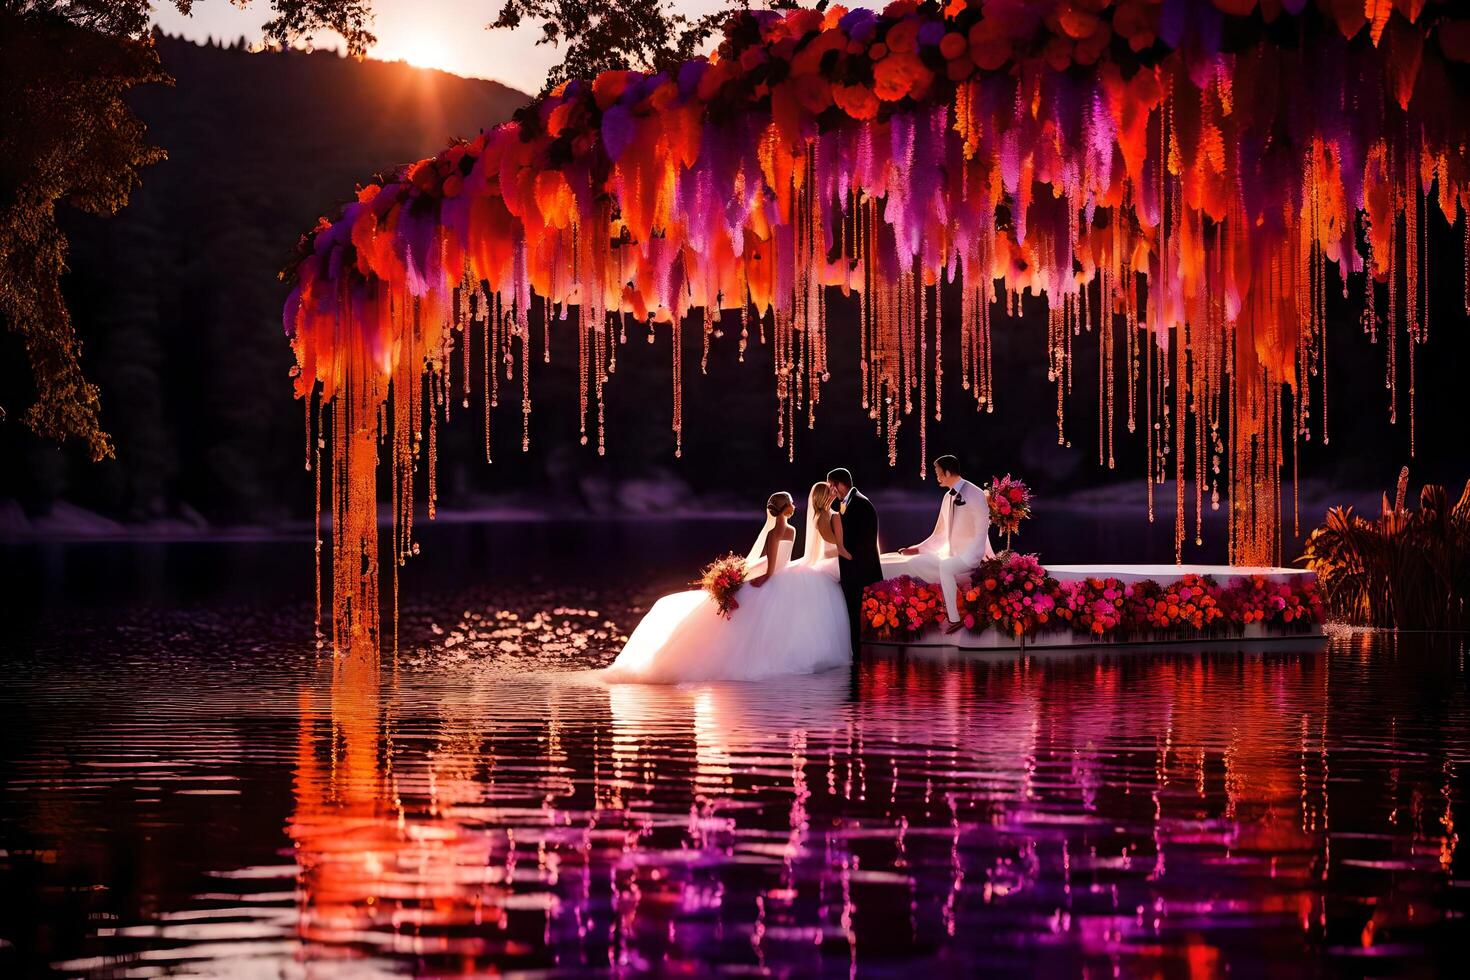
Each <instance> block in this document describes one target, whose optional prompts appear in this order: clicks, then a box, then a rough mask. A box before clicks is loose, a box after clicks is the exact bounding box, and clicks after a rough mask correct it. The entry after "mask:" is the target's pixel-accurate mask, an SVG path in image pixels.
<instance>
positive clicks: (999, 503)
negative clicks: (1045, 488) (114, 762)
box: [988, 473, 1031, 548]
mask: <svg viewBox="0 0 1470 980" xmlns="http://www.w3.org/2000/svg"><path fill="white" fill-rule="evenodd" d="M988 489H989V492H990V521H991V523H992V524H994V525H995V526H996V528H997V529H999V530H1000V532H1001V533H1002V534H1004V535H1005V536H1006V547H1007V548H1009V547H1010V537H1011V535H1012V534H1015V533H1016V532H1017V531H1019V530H1020V529H1021V522H1022V521H1024V520H1025V519H1026V518H1028V517H1030V516H1031V488H1030V487H1028V486H1026V484H1025V483H1022V482H1021V481H1020V480H1017V479H1016V478H1015V477H1013V476H1011V475H1010V474H1009V473H1007V474H1006V475H1005V476H997V477H992V478H991V481H990V487H989V488H988Z"/></svg>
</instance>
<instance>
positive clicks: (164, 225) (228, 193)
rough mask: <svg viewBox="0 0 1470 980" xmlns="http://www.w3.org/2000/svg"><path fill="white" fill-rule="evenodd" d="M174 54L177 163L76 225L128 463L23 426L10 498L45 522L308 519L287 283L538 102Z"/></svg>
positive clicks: (443, 80) (164, 132)
mask: <svg viewBox="0 0 1470 980" xmlns="http://www.w3.org/2000/svg"><path fill="white" fill-rule="evenodd" d="M157 43H158V49H159V54H160V56H161V58H162V60H163V64H164V67H165V68H166V69H167V70H168V71H169V72H170V73H171V74H172V75H173V76H174V78H175V79H176V80H177V84H176V85H174V86H173V87H164V86H150V87H147V88H144V89H141V90H139V91H137V92H136V93H135V98H134V100H133V103H134V105H135V106H136V108H137V111H138V113H139V115H141V116H142V118H143V119H144V121H145V122H146V123H147V125H148V140H149V142H151V143H153V144H155V145H157V146H161V147H163V148H165V149H166V150H167V151H168V155H169V159H168V160H167V161H166V162H164V163H161V164H159V165H157V166H154V167H150V168H148V169H147V170H145V171H144V173H143V186H142V187H140V188H139V189H138V190H137V191H136V192H135V193H134V195H133V199H132V202H131V203H130V204H129V206H128V207H127V208H126V209H125V210H124V211H122V212H121V213H120V214H119V215H118V216H116V217H115V218H111V219H107V220H96V219H91V218H87V217H85V216H79V215H76V214H74V213H69V214H65V215H64V221H65V226H66V229H67V231H68V233H69V234H70V237H71V255H70V265H71V268H72V273H71V274H70V275H69V276H68V277H67V280H66V283H65V285H66V289H67V293H68V299H69V302H70V303H71V308H72V311H73V314H74V316H75V318H76V322H77V328H78V332H79V334H80V335H81V337H82V338H83V342H84V345H85V346H84V350H83V363H84V365H85V368H86V371H87V373H88V376H89V377H91V378H92V380H94V381H95V382H97V383H98V384H99V385H100V386H101V388H102V392H103V424H104V425H105V426H106V427H107V428H108V430H109V431H110V432H111V433H112V434H113V436H114V437H115V438H116V442H117V459H116V460H115V461H111V462H107V463H104V464H101V465H99V466H91V465H87V464H85V463H84V462H83V461H82V460H80V459H79V458H75V457H74V455H73V454H72V453H69V452H60V451H57V450H54V449H52V448H51V447H48V446H46V445H43V444H40V443H38V442H37V441H36V440H34V439H31V438H29V437H28V436H27V435H26V434H25V433H24V432H23V431H22V430H21V427H20V426H19V425H16V424H6V425H4V426H0V456H3V458H5V459H6V465H0V498H3V497H7V496H11V497H16V498H18V499H20V500H21V501H22V502H23V503H24V505H25V506H26V509H27V510H30V511H32V512H36V511H44V510H46V509H47V507H48V506H49V504H50V502H51V501H53V500H55V499H57V498H60V497H65V498H67V499H70V500H71V501H73V502H75V503H78V504H80V505H82V506H84V507H89V508H93V509H96V510H98V511H100V512H102V513H106V514H109V515H111V516H114V517H120V518H123V519H132V520H136V519H142V518H153V517H159V516H165V515H168V514H170V513H172V512H174V511H175V509H176V508H177V506H178V505H180V504H185V505H189V506H192V507H193V508H195V509H197V510H200V511H203V512H204V513H205V514H206V515H207V516H209V517H210V518H212V519H216V520H222V521H258V520H270V519H274V518H277V517H279V516H281V515H282V513H283V512H284V511H285V510H286V509H288V508H289V509H290V510H292V511H294V512H296V513H298V514H299V513H303V512H304V510H305V504H306V501H307V500H308V499H309V497H305V498H303V497H302V496H301V492H300V491H301V488H302V487H303V486H305V484H302V483H301V480H300V476H299V474H300V471H301V463H300V460H299V459H297V458H295V457H298V456H299V455H300V450H299V448H298V450H297V451H296V452H286V451H284V450H286V449H287V447H290V446H298V444H299V443H301V442H302V434H301V432H300V431H299V430H300V424H301V420H300V418H299V409H300V406H299V404H293V403H292V401H291V399H290V395H289V388H288V387H287V385H288V381H287V377H286V372H287V369H288V368H289V366H290V364H291V356H290V351H289V349H288V347H287V345H286V343H285V342H284V340H283V339H282V333H281V327H280V310H281V302H282V299H283V297H284V295H285V290H284V287H282V285H281V284H280V283H279V282H278V281H277V278H276V273H277V270H279V269H280V267H281V266H282V264H283V263H284V261H285V259H286V257H287V254H288V252H289V250H290V248H291V246H292V245H293V244H294V243H295V241H296V239H297V237H298V236H299V235H300V234H301V232H302V231H304V230H306V229H307V228H309V227H310V226H311V225H312V224H313V223H314V222H315V220H316V217H317V216H318V215H319V214H322V213H324V212H326V211H328V210H329V209H330V208H331V207H332V206H333V205H334V203H335V202H339V201H341V200H342V199H343V198H344V197H346V196H347V195H349V194H351V193H352V191H353V188H354V187H355V186H356V185H357V184H358V183H360V182H363V181H365V180H366V179H368V178H369V177H370V176H371V175H372V174H373V173H374V172H375V171H378V170H384V171H386V170H389V169H391V168H392V167H393V166H394V165H396V164H399V163H403V162H406V161H410V160H415V159H418V158H420V157H423V156H427V155H429V154H432V153H434V152H436V151H437V150H439V149H440V148H442V147H443V146H444V144H445V143H446V142H447V141H448V140H449V139H450V137H452V136H473V135H474V134H475V133H476V132H478V131H479V129H480V128H481V127H488V126H491V125H493V124H495V123H498V122H501V121H503V120H505V119H506V118H508V117H509V115H510V113H511V112H512V111H514V110H515V109H516V108H518V107H519V106H521V105H523V104H525V102H526V101H527V99H528V98H529V97H528V96H527V95H526V94H525V93H523V92H518V91H516V90H515V89H512V88H508V87H506V86H504V85H501V84H499V83H497V82H491V81H484V80H480V79H468V78H461V77H459V76H457V75H451V74H447V73H445V72H440V71H432V70H426V69H421V68H415V67H412V66H409V65H406V64H402V63H393V64H389V63H385V62H378V61H361V62H359V61H355V60H352V59H348V58H343V57H340V56H338V55H336V54H334V53H330V52H317V53H304V52H262V53H251V52H249V51H247V50H245V49H244V48H243V47H239V46H231V47H220V46H216V45H198V44H194V43H193V42H190V41H186V40H183V39H179V38H168V37H161V38H158V40H157ZM17 459H23V460H25V461H26V463H27V464H28V465H25V466H12V465H9V464H10V463H11V462H13V461H16V460H17ZM288 470H289V471H290V475H289V477H288V472H287V471H288ZM308 493H309V491H308ZM293 497H294V498H295V500H294V501H292V500H291V499H290V498H293Z"/></svg>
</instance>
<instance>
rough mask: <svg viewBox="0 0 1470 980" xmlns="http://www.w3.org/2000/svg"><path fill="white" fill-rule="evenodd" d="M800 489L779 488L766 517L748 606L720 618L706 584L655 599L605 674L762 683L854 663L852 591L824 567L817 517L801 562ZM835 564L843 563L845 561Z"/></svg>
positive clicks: (748, 574)
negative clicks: (846, 596) (795, 521)
mask: <svg viewBox="0 0 1470 980" xmlns="http://www.w3.org/2000/svg"><path fill="white" fill-rule="evenodd" d="M795 512H796V508H795V506H794V505H793V504H792V501H791V495H790V494H789V493H785V492H781V493H775V494H772V495H771V499H770V500H769V501H768V502H767V503H766V514H767V518H766V524H765V527H764V528H762V529H761V533H760V536H759V537H757V538H756V541H755V547H753V548H751V550H750V553H749V555H747V556H746V559H745V584H744V585H743V586H742V587H741V589H740V595H739V602H740V605H739V608H737V609H735V610H734V612H733V613H731V616H730V618H729V619H724V618H722V617H721V616H720V614H719V610H718V609H717V607H716V606H715V602H714V600H713V599H711V598H710V597H709V595H707V594H706V593H705V592H704V591H703V590H702V589H694V590H690V591H688V592H676V593H674V594H673V595H667V596H664V597H663V598H662V599H659V600H658V601H657V602H655V603H654V604H653V608H652V609H650V610H648V614H647V615H645V616H644V617H643V620H642V621H641V622H640V623H639V624H638V627H637V628H636V629H635V630H633V634H632V635H631V636H629V637H628V642H627V643H626V644H624V646H623V649H622V652H621V653H619V654H618V658H617V659H616V660H614V661H613V663H612V666H611V667H609V668H608V669H607V670H606V671H604V673H603V678H604V679H605V680H608V681H611V682H613V683H649V684H679V683H683V682H685V681H713V680H736V681H748V680H759V679H761V678H764V677H776V676H780V675H782V674H810V673H815V672H816V671H819V670H827V669H829V668H832V667H841V666H845V665H847V664H848V662H849V661H850V660H851V652H850V650H849V648H848V634H847V607H846V605H845V604H844V602H843V600H842V589H841V588H840V587H839V586H838V584H837V580H836V578H835V577H833V575H832V574H831V573H828V572H827V571H826V570H825V569H824V568H823V567H822V565H823V564H824V557H825V556H824V553H823V547H822V544H823V539H822V538H821V536H820V534H819V533H818V532H816V531H815V529H814V527H813V521H814V517H813V514H811V513H810V512H809V513H808V518H807V544H806V554H804V555H803V556H802V557H801V558H800V559H798V560H796V561H794V562H793V561H792V560H791V550H792V545H793V544H795V541H796V531H795V529H794V528H793V527H792V526H791V524H790V517H791V515H792V514H794V513H795ZM831 564H832V565H833V568H834V570H835V566H836V559H835V557H834V558H833V559H832V561H831Z"/></svg>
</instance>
